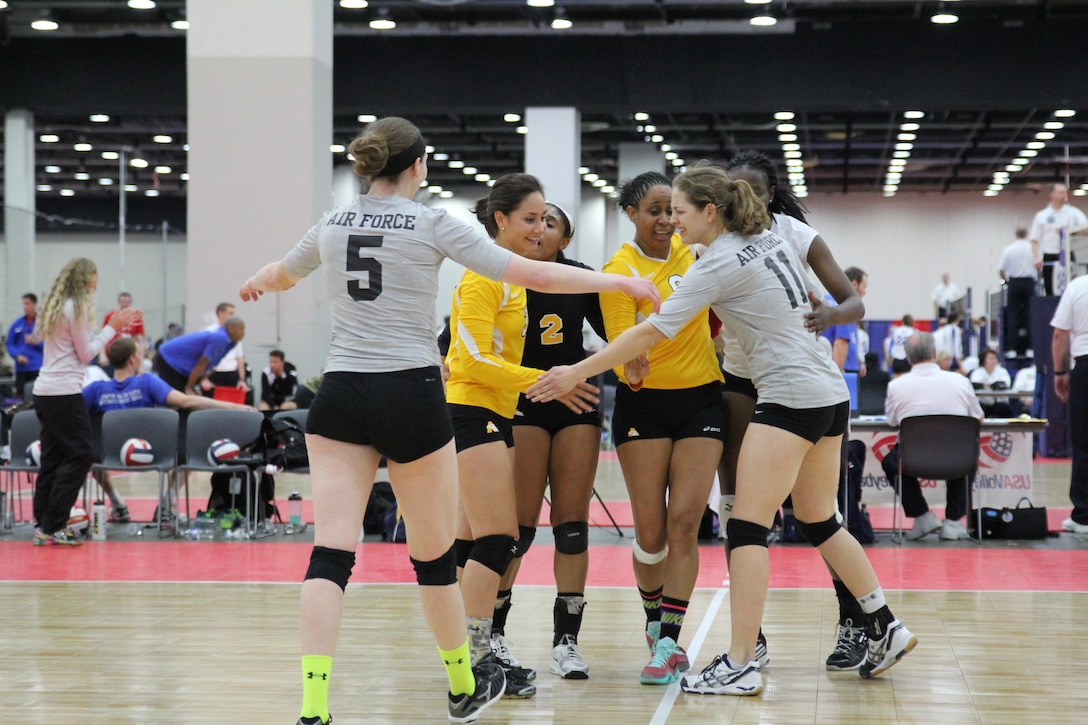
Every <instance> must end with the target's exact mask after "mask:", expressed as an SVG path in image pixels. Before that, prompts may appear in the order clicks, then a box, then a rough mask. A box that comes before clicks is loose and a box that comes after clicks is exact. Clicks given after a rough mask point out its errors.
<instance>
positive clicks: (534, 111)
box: [525, 107, 593, 259]
mask: <svg viewBox="0 0 1088 725" xmlns="http://www.w3.org/2000/svg"><path fill="white" fill-rule="evenodd" d="M525 125H526V127H528V129H529V132H528V133H527V134H526V135H525V172H526V173H529V174H532V175H533V176H535V177H537V178H538V179H540V181H541V182H542V183H543V184H544V192H545V196H547V198H548V201H554V202H555V203H557V204H559V206H561V207H563V209H564V210H566V212H567V213H568V214H570V215H571V217H572V220H573V221H574V223H575V226H577V225H578V208H579V206H580V201H581V189H580V188H579V186H580V184H581V183H582V178H581V177H580V176H579V175H578V167H579V166H580V165H581V163H582V117H581V114H580V113H579V112H578V109H577V108H571V107H560V108H544V107H530V108H527V109H525ZM587 243H593V240H583V239H582V238H581V237H580V235H578V234H575V236H574V240H573V241H572V242H571V245H570V247H568V252H567V253H568V255H569V256H571V257H573V258H574V259H580V258H581V257H580V255H581V254H582V253H583V252H584V251H585V250H586V247H585V245H586V244H587Z"/></svg>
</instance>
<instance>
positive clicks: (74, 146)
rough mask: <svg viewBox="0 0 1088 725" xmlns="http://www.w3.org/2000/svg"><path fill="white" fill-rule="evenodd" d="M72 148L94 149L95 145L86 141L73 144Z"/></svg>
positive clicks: (75, 149)
mask: <svg viewBox="0 0 1088 725" xmlns="http://www.w3.org/2000/svg"><path fill="white" fill-rule="evenodd" d="M72 150H73V151H93V150H94V146H91V145H90V144H89V143H86V142H83V143H77V144H74V145H73V146H72Z"/></svg>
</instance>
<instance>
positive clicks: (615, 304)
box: [601, 234, 723, 390]
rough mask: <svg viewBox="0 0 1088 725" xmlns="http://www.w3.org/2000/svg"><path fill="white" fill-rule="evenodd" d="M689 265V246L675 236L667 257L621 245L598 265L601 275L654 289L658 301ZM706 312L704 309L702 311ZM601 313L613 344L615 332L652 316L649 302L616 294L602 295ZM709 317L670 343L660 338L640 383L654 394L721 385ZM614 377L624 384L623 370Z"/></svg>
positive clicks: (686, 328)
mask: <svg viewBox="0 0 1088 725" xmlns="http://www.w3.org/2000/svg"><path fill="white" fill-rule="evenodd" d="M694 263H695V255H694V254H692V251H691V248H690V247H688V246H687V245H686V244H684V243H683V242H682V241H680V235H679V234H674V235H673V237H672V248H671V249H670V250H669V256H668V259H655V258H653V257H648V256H646V255H645V254H644V253H643V252H642V250H641V249H639V247H638V245H637V244H635V243H634V242H627V243H626V244H624V245H623V246H622V247H620V249H619V251H617V252H616V254H615V255H613V257H612V259H610V260H609V261H608V263H607V264H606V265H605V266H604V270H603V271H605V272H614V273H616V274H623V275H627V276H628V277H642V278H645V279H649V280H651V281H653V283H654V284H656V285H657V289H658V292H660V293H661V299H662V301H664V300H665V299H666V298H667V297H668V296H669V295H671V294H672V291H673V290H674V289H676V285H678V284H679V283H680V279H681V278H682V277H683V276H684V273H685V272H686V271H687V270H688V268H689V267H690V266H691V265H693V264H694ZM708 309H709V308H708ZM601 312H602V313H603V314H604V327H605V330H606V331H607V332H608V339H609V340H615V339H616V338H617V337H619V336H620V334H621V333H622V332H623V331H624V330H626V329H628V328H629V327H634V326H635V325H637V324H638V323H640V322H642V321H643V320H645V319H646V318H647V317H649V316H650V314H651V313H652V312H653V305H652V304H651V303H650V301H649V300H636V299H634V298H633V297H630V296H628V295H626V294H624V293H622V292H602V293H601ZM709 319H710V318H709V313H708V312H706V311H704V312H703V313H702V314H699V315H696V316H695V317H693V318H692V319H691V321H690V322H688V324H686V325H684V327H683V328H682V329H681V330H680V332H679V333H678V334H677V335H676V337H674V338H672V339H671V340H663V341H662V342H659V343H658V344H656V345H654V346H653V348H651V350H650V358H649V359H650V371H649V373H648V374H647V375H646V377H645V378H644V379H643V381H642V385H643V387H647V388H654V389H658V390H679V389H682V388H694V387H696V386H699V385H705V384H707V383H710V382H713V381H715V380H717V381H719V382H720V381H722V380H723V378H722V372H721V368H720V367H719V366H718V358H717V356H715V354H714V342H713V340H711V338H710V323H709ZM616 374H617V375H619V377H620V380H622V381H623V382H624V383H626V382H627V380H626V379H625V378H624V376H623V366H622V365H621V366H620V367H618V368H616Z"/></svg>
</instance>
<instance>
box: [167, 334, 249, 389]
mask: <svg viewBox="0 0 1088 725" xmlns="http://www.w3.org/2000/svg"><path fill="white" fill-rule="evenodd" d="M245 336H246V323H245V322H243V321H242V318H240V317H231V318H230V319H229V320H227V321H226V322H224V323H223V326H222V327H220V328H218V329H215V330H200V331H198V332H190V333H188V334H185V335H181V336H180V337H175V338H174V339H173V340H170V341H168V342H164V343H163V344H162V345H161V346H160V347H159V353H158V355H157V356H156V357H155V372H156V373H158V375H159V377H160V378H162V379H163V380H165V381H166V382H167V384H169V385H170V387H172V388H173V389H174V390H177V391H180V392H182V393H185V394H187V395H192V394H193V393H194V392H195V390H196V386H197V384H198V383H199V382H200V380H201V379H202V378H204V377H205V376H206V375H208V374H209V373H211V371H212V370H214V369H215V366H216V364H217V363H218V362H219V361H220V360H222V359H223V356H224V355H226V354H227V352H228V351H229V350H230V349H231V348H232V347H234V345H235V343H237V342H239V341H240V340H241V339H242V338H244V337H245Z"/></svg>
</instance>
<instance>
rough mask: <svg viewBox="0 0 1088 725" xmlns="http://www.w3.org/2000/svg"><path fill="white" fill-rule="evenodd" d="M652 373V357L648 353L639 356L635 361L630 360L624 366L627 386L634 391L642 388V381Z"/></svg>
mask: <svg viewBox="0 0 1088 725" xmlns="http://www.w3.org/2000/svg"><path fill="white" fill-rule="evenodd" d="M649 372H650V357H649V355H648V354H647V353H643V354H642V355H639V356H638V357H636V358H635V359H634V360H628V361H627V362H625V363H624V364H623V377H624V379H625V380H627V386H628V387H629V388H631V389H632V390H638V389H639V388H641V387H642V381H643V380H644V379H645V378H646V376H647V375H648V374H649Z"/></svg>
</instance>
